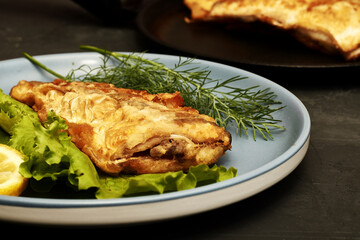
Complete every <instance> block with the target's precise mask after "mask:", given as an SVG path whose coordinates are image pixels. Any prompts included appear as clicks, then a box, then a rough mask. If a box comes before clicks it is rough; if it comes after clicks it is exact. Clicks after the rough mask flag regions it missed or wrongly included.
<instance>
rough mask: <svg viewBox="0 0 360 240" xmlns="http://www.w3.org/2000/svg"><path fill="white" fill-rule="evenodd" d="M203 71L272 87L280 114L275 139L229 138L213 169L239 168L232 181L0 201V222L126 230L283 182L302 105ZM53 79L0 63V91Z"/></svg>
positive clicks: (305, 131) (226, 71)
mask: <svg viewBox="0 0 360 240" xmlns="http://www.w3.org/2000/svg"><path fill="white" fill-rule="evenodd" d="M144 57H146V58H149V59H157V60H158V61H160V62H162V63H164V64H166V65H168V66H173V65H174V64H176V63H178V60H179V57H176V56H168V55H158V54H145V55H144ZM101 58H102V56H101V55H99V54H97V53H70V54H56V55H44V56H38V57H36V59H38V60H39V61H41V62H42V63H44V64H45V65H46V66H48V67H50V68H51V69H54V70H55V71H57V72H59V73H60V74H64V75H65V74H66V73H68V71H69V70H70V69H74V68H76V67H78V66H80V65H82V64H88V65H91V66H98V65H99V64H101V63H102V60H101ZM196 62H198V64H199V66H200V67H208V68H209V69H210V70H211V76H212V78H214V79H228V78H230V77H233V76H237V75H241V76H246V77H248V78H247V79H245V80H242V81H240V82H239V83H237V84H238V86H239V87H242V88H246V87H250V86H254V85H259V86H260V88H261V89H264V88H268V87H270V88H271V91H273V92H275V93H276V94H277V99H278V100H280V101H281V102H282V103H283V105H286V108H284V109H282V110H280V111H278V112H276V113H275V114H274V117H275V118H278V119H282V120H283V122H282V124H283V125H284V126H285V127H286V130H285V131H276V132H274V133H273V136H274V138H275V140H269V141H265V140H263V139H262V138H261V137H260V136H258V137H257V141H256V142H255V141H254V140H253V138H252V135H251V134H250V136H249V137H246V136H245V135H243V136H242V137H239V136H238V135H237V134H236V133H235V132H233V131H232V130H230V132H231V133H232V136H233V142H232V146H233V148H232V150H231V151H230V152H228V153H227V154H226V156H224V157H222V158H221V159H220V160H219V162H218V163H219V164H220V165H224V166H226V167H230V166H233V167H235V168H237V169H238V175H237V177H235V178H233V179H230V180H227V181H223V182H220V183H215V184H210V185H207V186H203V187H199V188H196V189H191V190H185V191H180V192H172V193H165V194H162V195H151V196H140V197H129V198H120V199H105V200H96V199H81V200H79V199H53V198H50V199H49V198H38V197H11V196H0V220H7V221H15V222H26V223H39V224H56V225H101V224H129V223H139V222H147V221H155V220H163V219H169V218H175V217H181V216H186V215H190V214H195V213H200V212H204V211H208V210H211V209H215V208H218V207H222V206H225V205H228V204H231V203H234V202H237V201H240V200H242V199H245V198H247V197H249V196H252V195H254V194H256V193H258V192H260V191H262V190H264V189H266V188H268V187H270V186H272V185H273V184H275V183H276V182H278V181H280V180H281V179H283V178H284V177H285V176H287V175H288V174H289V173H290V172H292V171H293V170H294V169H295V168H296V167H297V166H298V164H299V163H300V162H301V160H302V159H303V157H304V156H305V153H306V151H307V149H308V145H309V133H310V117H309V114H308V112H307V110H306V108H305V107H304V105H303V104H302V103H301V102H300V100H299V99H297V98H296V97H295V96H294V95H293V94H292V93H290V92H289V91H287V90H286V89H284V88H283V87H281V86H279V85H277V84H276V83H274V82H271V81H270V80H267V79H265V78H262V77H260V76H258V75H255V74H252V73H250V72H247V71H244V70H241V69H238V68H234V67H230V66H226V65H222V64H218V63H214V62H209V61H202V60H197V61H196ZM53 78H54V77H53V76H51V75H49V74H48V73H45V72H44V71H43V70H41V69H39V68H38V67H35V66H34V65H33V64H31V63H30V62H29V61H28V60H26V59H24V58H19V59H12V60H7V61H2V62H0V88H1V89H3V91H4V92H5V93H9V91H10V89H11V87H12V86H14V85H16V84H17V82H18V81H19V80H22V79H25V80H38V81H51V80H52V79H53Z"/></svg>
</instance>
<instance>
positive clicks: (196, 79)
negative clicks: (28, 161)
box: [24, 45, 285, 140]
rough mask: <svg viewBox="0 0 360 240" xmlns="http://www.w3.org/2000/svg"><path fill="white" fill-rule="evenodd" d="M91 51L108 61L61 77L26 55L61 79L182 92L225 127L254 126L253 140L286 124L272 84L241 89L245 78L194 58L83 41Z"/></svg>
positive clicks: (242, 129)
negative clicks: (164, 57)
mask: <svg viewBox="0 0 360 240" xmlns="http://www.w3.org/2000/svg"><path fill="white" fill-rule="evenodd" d="M80 48H81V49H83V50H87V51H93V52H98V53H100V54H103V55H104V57H103V63H102V64H101V65H100V66H98V67H94V68H92V67H90V66H88V65H83V66H80V67H79V68H77V69H73V70H71V71H70V72H69V73H68V74H67V75H66V76H62V75H60V74H58V73H56V72H55V71H53V70H51V69H49V68H47V67H46V66H44V65H43V64H42V63H40V62H38V61H37V60H36V59H34V58H33V57H31V56H30V55H29V54H26V53H24V56H25V57H26V58H27V59H29V60H30V61H31V62H33V63H34V64H36V65H37V66H39V67H41V68H43V69H44V70H46V71H48V72H49V73H51V74H53V75H54V76H56V77H58V78H62V79H65V80H70V81H84V82H106V83H112V84H114V85H115V86H116V87H121V88H130V89H137V90H146V91H148V92H149V93H152V94H156V93H165V92H168V93H173V92H176V91H179V92H180V93H181V96H182V97H183V98H184V101H185V105H186V106H190V107H193V108H195V109H197V110H198V111H199V112H200V113H202V114H206V115H209V116H211V117H213V118H214V119H215V121H216V123H217V124H218V125H220V126H223V127H228V126H229V125H230V124H235V126H236V129H237V132H238V133H239V134H240V135H241V134H242V132H244V133H245V134H246V135H248V130H249V128H250V129H252V131H253V136H254V140H256V135H257V134H260V135H261V136H262V137H263V138H264V139H265V140H268V138H269V137H270V138H271V139H273V136H272V134H271V130H272V129H285V128H284V127H283V126H280V125H279V123H280V122H281V120H279V119H274V118H273V117H272V113H274V112H276V111H278V110H280V109H282V108H283V107H284V106H280V107H277V108H273V105H277V104H281V102H279V101H276V100H275V98H276V95H275V94H274V93H273V92H271V91H270V89H269V88H266V89H259V86H252V87H249V88H239V87H238V86H235V85H234V83H236V82H238V81H241V80H243V79H246V78H247V77H243V76H234V77H232V78H229V79H225V80H218V79H212V78H211V77H210V72H211V71H210V70H209V69H207V68H200V67H199V66H197V63H196V61H194V60H195V59H191V58H185V59H182V58H181V57H179V61H178V63H177V64H175V65H174V67H167V66H165V65H164V64H162V63H160V62H158V61H157V60H149V59H147V58H144V57H143V55H142V54H124V53H117V52H111V51H108V50H105V49H100V48H97V47H93V46H84V45H83V46H80Z"/></svg>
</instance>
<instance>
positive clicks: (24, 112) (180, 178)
mask: <svg viewBox="0 0 360 240" xmlns="http://www.w3.org/2000/svg"><path fill="white" fill-rule="evenodd" d="M66 129H67V125H66V123H65V121H64V120H63V119H62V118H60V117H59V116H57V115H56V114H55V113H54V112H49V113H48V118H47V121H45V122H44V123H41V122H40V120H39V118H38V116H37V113H36V112H35V111H34V110H33V109H32V108H30V107H29V106H27V105H26V104H23V103H21V102H18V101H16V100H15V99H13V98H11V97H10V96H8V95H6V94H4V93H3V92H2V91H1V89H0V143H5V144H7V145H9V146H11V147H13V148H15V149H17V150H19V151H20V152H22V153H23V154H24V155H25V156H26V157H27V159H26V160H25V161H24V162H23V163H22V164H21V165H20V173H21V174H22V175H23V176H24V177H26V178H31V179H32V180H33V181H32V184H30V185H31V186H32V187H33V188H34V190H35V191H49V190H50V189H51V187H52V186H53V185H54V184H55V183H56V182H58V181H61V180H64V179H65V180H66V182H67V183H70V186H72V187H73V188H75V189H76V190H86V189H89V188H93V189H97V191H96V193H95V197H96V198H119V197H126V196H133V195H143V194H153V193H160V194H161V193H164V192H171V191H181V190H185V189H191V188H195V187H198V186H201V185H205V184H210V183H215V182H220V181H224V180H226V179H229V178H232V177H235V176H236V169H235V168H232V167H231V168H229V169H226V168H225V167H222V166H220V167H218V166H216V165H214V166H213V167H208V166H207V165H205V164H202V165H199V166H196V167H192V168H190V170H189V172H187V173H184V172H183V171H178V172H168V173H161V174H142V175H120V176H117V177H114V176H107V175H104V174H103V173H98V172H97V170H96V168H95V167H94V165H93V163H92V162H91V160H90V159H89V157H88V156H87V155H86V154H84V153H83V152H81V151H80V150H79V149H78V148H77V147H76V146H75V144H74V143H72V142H71V141H70V137H69V136H68V134H67V132H66ZM99 174H100V177H99Z"/></svg>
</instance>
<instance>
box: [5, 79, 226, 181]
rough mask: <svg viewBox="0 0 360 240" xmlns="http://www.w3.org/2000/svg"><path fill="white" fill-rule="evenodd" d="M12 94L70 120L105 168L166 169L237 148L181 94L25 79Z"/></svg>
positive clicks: (43, 113) (42, 113)
mask: <svg viewBox="0 0 360 240" xmlns="http://www.w3.org/2000/svg"><path fill="white" fill-rule="evenodd" d="M10 95H11V96H12V97H13V98H15V99H17V100H19V101H21V102H23V103H26V104H28V105H30V106H32V107H33V109H34V110H35V111H37V112H38V116H39V118H40V120H41V121H46V118H47V115H48V112H49V111H55V113H56V114H57V115H59V116H60V117H62V118H63V119H65V121H66V123H67V124H68V133H69V135H70V137H71V140H72V141H73V142H74V143H75V144H76V146H77V147H78V148H79V149H81V150H82V151H83V152H84V153H86V154H87V155H88V156H89V157H90V159H91V160H92V161H93V162H94V163H95V165H96V166H97V167H99V168H100V169H101V170H103V171H104V172H107V173H109V174H118V173H137V174H141V173H162V172H169V171H178V170H187V169H189V167H190V166H194V165H198V164H202V163H205V164H212V163H215V162H216V161H217V160H218V158H219V157H221V156H222V155H223V154H224V153H225V151H226V150H228V149H230V148H231V145H230V144H231V135H230V133H229V132H227V131H225V129H224V128H222V127H219V126H218V125H216V124H215V121H214V119H213V118H211V117H209V116H206V115H201V114H199V113H198V111H197V110H195V109H193V108H189V107H183V105H184V101H183V99H182V97H181V96H180V93H178V92H176V93H173V94H169V93H163V94H149V93H147V92H146V91H137V90H131V89H123V88H116V87H115V86H114V85H112V84H107V83H84V82H67V81H64V80H60V79H56V80H54V81H53V82H52V83H44V82H27V81H20V82H19V83H18V85H17V86H15V87H14V88H13V89H12V90H11V93H10Z"/></svg>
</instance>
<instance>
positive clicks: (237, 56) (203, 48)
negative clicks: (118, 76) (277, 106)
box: [137, 0, 360, 68]
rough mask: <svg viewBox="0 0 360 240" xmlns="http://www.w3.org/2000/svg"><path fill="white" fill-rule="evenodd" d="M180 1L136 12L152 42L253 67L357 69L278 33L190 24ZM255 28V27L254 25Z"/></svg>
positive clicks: (359, 63)
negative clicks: (186, 20) (186, 19)
mask: <svg viewBox="0 0 360 240" xmlns="http://www.w3.org/2000/svg"><path fill="white" fill-rule="evenodd" d="M186 16H189V10H188V9H187V8H186V7H185V6H184V4H183V2H182V0H158V1H153V2H151V3H150V4H147V5H145V7H144V8H143V9H142V10H141V11H140V12H139V14H138V16H137V23H138V27H139V29H140V30H141V31H142V32H143V33H144V34H145V35H146V36H147V37H149V38H150V39H152V40H153V41H155V42H157V43H159V44H161V45H164V46H167V47H169V48H173V49H176V50H180V51H183V52H186V53H190V54H192V55H195V56H196V57H206V58H210V59H218V60H223V61H228V62H233V63H239V64H247V65H249V64H250V65H254V66H269V67H286V68H343V67H357V66H360V61H356V62H346V61H345V60H343V59H342V58H341V57H338V56H329V55H325V54H323V53H321V52H318V51H316V50H312V49H308V48H307V47H305V46H303V45H302V44H301V43H299V42H297V41H296V40H295V39H293V38H292V37H291V36H290V35H288V34H286V33H283V32H280V31H271V30H270V31H267V32H266V31H261V32H256V31H254V30H249V29H248V30H246V29H243V28H241V30H240V29H236V30H234V29H233V30H229V29H227V28H225V27H224V25H222V24H213V23H191V24H188V23H186V22H185V21H184V18H185V17H186ZM255 26H256V25H255Z"/></svg>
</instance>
